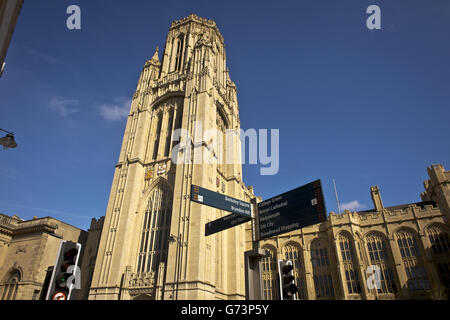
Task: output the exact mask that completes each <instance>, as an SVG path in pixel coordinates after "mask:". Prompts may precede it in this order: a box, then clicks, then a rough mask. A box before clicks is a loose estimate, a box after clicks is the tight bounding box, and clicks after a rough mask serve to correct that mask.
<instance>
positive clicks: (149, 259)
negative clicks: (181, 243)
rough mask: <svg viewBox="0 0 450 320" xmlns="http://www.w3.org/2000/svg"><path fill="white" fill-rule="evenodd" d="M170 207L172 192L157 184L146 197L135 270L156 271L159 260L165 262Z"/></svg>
mask: <svg viewBox="0 0 450 320" xmlns="http://www.w3.org/2000/svg"><path fill="white" fill-rule="evenodd" d="M171 209H172V193H171V191H170V189H169V187H168V186H166V185H165V184H159V185H158V186H157V187H155V188H154V189H153V191H152V192H151V194H150V197H149V199H148V203H147V207H146V209H145V212H144V215H143V221H142V228H141V240H140V249H139V257H138V265H137V272H142V273H145V272H151V271H153V272H156V271H157V270H158V266H159V263H160V262H166V259H167V246H168V236H169V228H170V214H171V211H172V210H171Z"/></svg>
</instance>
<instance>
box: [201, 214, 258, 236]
mask: <svg viewBox="0 0 450 320" xmlns="http://www.w3.org/2000/svg"><path fill="white" fill-rule="evenodd" d="M250 220H252V217H246V216H242V215H240V214H237V213H232V214H229V215H227V216H225V217H222V218H220V219H216V220H214V221H211V222H208V223H207V224H206V225H205V236H209V235H211V234H213V233H217V232H220V231H223V230H226V229H229V228H231V227H235V226H237V225H240V224H242V223H245V222H248V221H250Z"/></svg>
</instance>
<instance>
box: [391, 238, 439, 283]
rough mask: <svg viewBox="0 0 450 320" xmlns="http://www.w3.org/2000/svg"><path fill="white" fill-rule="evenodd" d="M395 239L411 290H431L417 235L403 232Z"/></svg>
mask: <svg viewBox="0 0 450 320" xmlns="http://www.w3.org/2000/svg"><path fill="white" fill-rule="evenodd" d="M395 237H396V239H397V244H398V247H399V249H400V254H401V256H402V260H403V266H404V267H405V271H406V275H407V276H408V284H407V285H408V288H409V290H411V291H423V290H429V289H431V287H430V283H429V281H428V277H427V273H426V271H425V267H424V264H423V259H422V256H421V254H420V249H419V246H418V243H417V239H416V237H415V235H414V234H413V233H412V232H410V231H406V230H402V231H399V232H397V233H396V234H395Z"/></svg>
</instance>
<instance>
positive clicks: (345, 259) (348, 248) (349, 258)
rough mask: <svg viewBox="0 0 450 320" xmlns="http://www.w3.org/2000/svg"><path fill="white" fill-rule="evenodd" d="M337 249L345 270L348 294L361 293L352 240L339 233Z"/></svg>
mask: <svg viewBox="0 0 450 320" xmlns="http://www.w3.org/2000/svg"><path fill="white" fill-rule="evenodd" d="M338 239H339V240H338V243H339V248H340V251H341V259H342V264H343V265H344V270H345V281H346V283H347V290H348V293H349V294H352V293H361V285H360V282H359V275H358V262H357V260H356V257H355V255H356V252H355V249H354V248H353V240H352V239H351V238H350V236H349V235H347V234H344V233H340V234H339V238H338Z"/></svg>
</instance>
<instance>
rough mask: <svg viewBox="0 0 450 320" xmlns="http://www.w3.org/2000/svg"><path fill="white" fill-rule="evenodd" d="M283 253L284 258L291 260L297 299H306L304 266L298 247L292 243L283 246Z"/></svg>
mask: <svg viewBox="0 0 450 320" xmlns="http://www.w3.org/2000/svg"><path fill="white" fill-rule="evenodd" d="M283 251H284V258H285V259H286V260H291V261H292V264H293V266H294V270H293V272H294V277H295V283H296V284H297V288H298V292H297V299H306V286H305V268H304V267H305V266H304V264H303V255H302V251H301V249H300V247H299V246H298V245H295V244H292V243H290V244H288V245H286V246H284V248H283Z"/></svg>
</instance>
